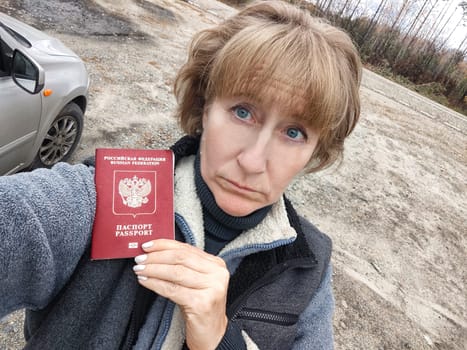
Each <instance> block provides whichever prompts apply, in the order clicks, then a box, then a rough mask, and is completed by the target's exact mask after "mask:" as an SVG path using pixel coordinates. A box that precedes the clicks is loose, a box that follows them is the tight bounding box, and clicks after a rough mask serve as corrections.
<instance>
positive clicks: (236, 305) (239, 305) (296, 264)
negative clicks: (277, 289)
mask: <svg viewBox="0 0 467 350" xmlns="http://www.w3.org/2000/svg"><path fill="white" fill-rule="evenodd" d="M313 265H314V263H313V264H308V263H303V260H302V259H296V260H295V261H286V262H284V263H282V264H280V265H277V266H275V267H274V268H273V269H272V270H270V271H269V273H268V274H266V275H265V276H263V278H261V279H259V280H257V281H256V283H254V284H253V285H252V286H251V287H250V288H248V289H247V290H246V291H245V292H244V294H243V295H241V296H240V297H239V298H238V299H237V300H235V301H234V302H233V303H232V305H231V306H230V307H229V309H228V310H229V311H230V312H228V314H230V315H232V316H231V317H230V318H231V319H232V320H233V319H235V318H237V317H239V315H240V314H241V312H242V310H243V309H244V310H248V308H243V305H244V303H245V301H246V300H248V299H249V298H250V296H251V295H252V294H253V293H255V292H256V291H257V290H259V289H261V288H262V287H264V286H266V285H268V284H270V283H273V282H274V281H275V280H276V279H277V278H278V277H279V276H280V275H281V273H283V272H284V271H286V270H289V269H295V268H310V267H312V266H313Z"/></svg>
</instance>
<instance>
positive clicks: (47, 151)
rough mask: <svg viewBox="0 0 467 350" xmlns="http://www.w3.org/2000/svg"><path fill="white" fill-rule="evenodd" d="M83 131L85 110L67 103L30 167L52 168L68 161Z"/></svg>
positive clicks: (51, 126)
mask: <svg viewBox="0 0 467 350" xmlns="http://www.w3.org/2000/svg"><path fill="white" fill-rule="evenodd" d="M82 132H83V111H82V110H81V108H80V107H79V106H78V105H77V104H76V103H73V102H70V103H69V104H67V105H66V106H65V107H64V108H63V109H62V110H61V112H60V113H59V114H58V116H57V117H56V118H55V120H54V121H53V123H52V124H51V125H50V127H49V130H47V134H46V136H45V138H44V140H43V141H42V143H41V146H40V147H39V151H38V152H37V155H36V157H35V159H34V161H33V162H32V164H31V166H30V168H31V169H35V168H50V167H52V166H53V165H54V164H56V163H58V162H65V161H67V160H68V159H69V158H70V156H71V155H72V154H73V152H74V150H75V148H76V146H77V145H78V143H79V140H80V138H81V133H82Z"/></svg>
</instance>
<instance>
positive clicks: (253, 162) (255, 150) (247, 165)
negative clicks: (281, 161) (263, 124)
mask: <svg viewBox="0 0 467 350" xmlns="http://www.w3.org/2000/svg"><path fill="white" fill-rule="evenodd" d="M270 147H271V144H270V139H269V137H264V136H258V137H256V138H254V139H253V140H251V141H250V142H247V143H246V144H245V146H244V147H243V149H242V150H241V151H240V153H239V154H238V156H237V162H238V164H239V165H240V167H241V168H243V170H244V171H245V172H247V173H262V172H264V171H266V168H267V164H268V161H269V153H270Z"/></svg>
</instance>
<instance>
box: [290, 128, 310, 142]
mask: <svg viewBox="0 0 467 350" xmlns="http://www.w3.org/2000/svg"><path fill="white" fill-rule="evenodd" d="M286 134H287V136H288V137H290V138H291V139H293V140H304V139H306V136H305V134H304V133H303V132H302V131H301V130H300V129H298V128H288V129H287V131H286Z"/></svg>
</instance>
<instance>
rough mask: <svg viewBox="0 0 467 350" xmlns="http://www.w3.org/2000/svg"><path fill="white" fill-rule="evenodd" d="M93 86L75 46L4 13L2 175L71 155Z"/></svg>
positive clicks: (0, 42)
mask: <svg viewBox="0 0 467 350" xmlns="http://www.w3.org/2000/svg"><path fill="white" fill-rule="evenodd" d="M88 87H89V77H88V73H87V71H86V68H85V66H84V63H83V62H82V61H81V59H80V58H79V57H78V56H77V55H76V54H75V53H74V52H73V51H71V50H70V49H69V48H67V47H65V45H63V44H62V43H61V42H60V41H59V40H57V39H54V38H52V37H50V36H48V35H47V34H45V33H43V32H41V31H39V30H37V29H34V28H32V27H31V26H28V25H26V24H24V23H22V22H20V21H18V20H15V19H14V18H12V17H9V16H7V15H5V14H3V13H0V175H6V174H11V173H14V172H17V171H19V170H22V169H25V168H36V167H50V166H52V165H53V164H55V163H57V162H59V161H66V160H67V159H68V158H69V157H70V156H71V154H72V153H73V151H74V150H75V148H76V146H77V145H78V143H79V139H80V137H81V132H82V130H83V116H84V112H85V110H86V104H87V93H88Z"/></svg>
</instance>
